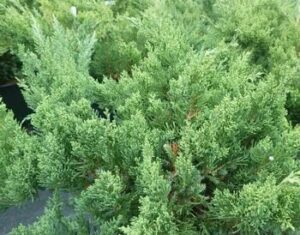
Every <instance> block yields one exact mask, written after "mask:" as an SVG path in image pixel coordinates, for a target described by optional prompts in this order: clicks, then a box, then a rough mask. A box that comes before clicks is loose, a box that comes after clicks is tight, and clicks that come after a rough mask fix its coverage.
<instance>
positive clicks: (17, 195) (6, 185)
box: [0, 103, 37, 209]
mask: <svg viewBox="0 0 300 235" xmlns="http://www.w3.org/2000/svg"><path fill="white" fill-rule="evenodd" d="M35 144H36V142H35V138H33V137H32V138H31V137H29V136H28V135H27V134H26V133H25V132H24V131H23V130H22V129H21V127H20V126H19V125H18V123H17V122H16V121H15V120H13V115H12V113H11V112H6V108H5V106H4V105H3V104H2V103H1V104H0V184H1V189H0V209H2V208H5V207H8V206H11V205H14V204H18V203H20V202H22V201H23V200H24V199H27V198H28V197H33V195H34V193H35V189H36V186H37V181H36V160H35V152H34V145H35Z"/></svg>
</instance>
